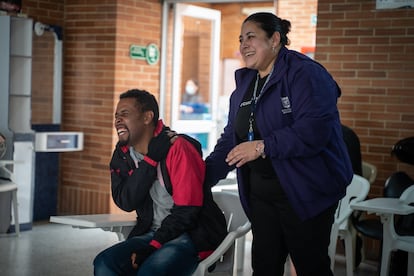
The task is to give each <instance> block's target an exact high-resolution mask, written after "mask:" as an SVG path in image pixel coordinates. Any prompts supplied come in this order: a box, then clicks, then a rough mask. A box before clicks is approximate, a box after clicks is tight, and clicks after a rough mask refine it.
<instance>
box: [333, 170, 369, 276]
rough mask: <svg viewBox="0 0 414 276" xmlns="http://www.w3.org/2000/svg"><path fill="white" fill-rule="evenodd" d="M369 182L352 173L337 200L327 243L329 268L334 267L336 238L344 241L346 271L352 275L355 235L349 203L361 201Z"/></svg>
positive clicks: (348, 275)
mask: <svg viewBox="0 0 414 276" xmlns="http://www.w3.org/2000/svg"><path fill="white" fill-rule="evenodd" d="M369 188H370V185H369V182H368V180H367V179H365V178H364V177H361V176H359V175H356V174H354V176H353V178H352V182H351V184H349V185H348V187H347V189H346V195H345V196H344V197H343V198H342V199H341V200H340V201H339V204H338V208H337V209H336V213H335V221H334V223H333V225H332V230H331V242H330V244H329V249H328V252H329V257H330V258H331V269H332V271H333V270H334V267H335V253H336V244H337V240H338V238H340V239H342V240H344V241H345V257H346V273H347V276H352V275H353V270H354V254H353V252H354V247H355V246H354V245H355V235H353V233H352V231H351V228H350V226H351V223H350V222H349V219H350V216H351V214H352V209H351V207H350V204H351V203H353V202H360V201H363V200H364V199H365V198H366V197H367V195H368V192H369Z"/></svg>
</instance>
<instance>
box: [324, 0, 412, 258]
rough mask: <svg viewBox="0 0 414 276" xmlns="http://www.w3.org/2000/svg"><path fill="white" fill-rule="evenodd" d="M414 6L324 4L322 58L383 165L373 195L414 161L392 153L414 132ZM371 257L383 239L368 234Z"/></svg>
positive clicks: (351, 118) (346, 114) (347, 119)
mask: <svg viewBox="0 0 414 276" xmlns="http://www.w3.org/2000/svg"><path fill="white" fill-rule="evenodd" d="M413 53H414V9H403V10H375V1H356V0H355V1H351V0H349V1H334V2H333V1H328V0H320V1H319V4H318V27H317V32H316V59H317V60H319V61H320V62H321V63H322V64H324V65H325V66H326V67H327V68H328V69H329V70H330V72H331V73H332V75H333V76H334V77H335V79H336V80H337V81H338V83H339V85H340V86H341V88H342V97H341V98H340V100H339V110H340V113H341V116H342V120H343V122H344V123H345V124H346V125H348V126H350V127H352V128H353V129H354V130H355V131H356V133H357V134H358V136H359V138H360V140H361V150H362V157H363V159H364V160H366V161H368V162H370V163H372V164H374V165H376V166H377V168H378V177H377V180H376V182H375V183H374V185H373V186H371V189H370V196H371V197H377V196H381V195H382V190H383V187H384V183H385V180H386V179H387V177H389V176H390V174H391V173H393V172H395V171H398V170H402V171H406V172H407V173H408V174H410V175H411V177H414V167H413V166H409V165H406V164H403V163H401V162H398V160H397V159H395V158H393V157H391V156H390V151H391V148H392V145H393V144H394V143H395V142H397V141H398V140H400V139H402V138H405V137H408V136H414V109H413V106H414V93H413V85H414V80H413V76H414V54H413ZM364 242H365V243H366V244H365V246H366V247H367V248H369V250H368V252H367V253H368V254H367V257H368V258H372V257H373V258H377V257H378V252H380V244H379V242H376V241H374V240H371V239H365V241H364Z"/></svg>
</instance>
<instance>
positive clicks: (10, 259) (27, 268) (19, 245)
mask: <svg viewBox="0 0 414 276" xmlns="http://www.w3.org/2000/svg"><path fill="white" fill-rule="evenodd" d="M115 242H117V236H116V234H114V233H111V232H105V231H103V230H101V229H75V228H71V227H70V226H66V225H59V224H51V223H47V222H40V223H36V224H35V225H34V226H33V229H32V230H30V231H23V232H22V233H21V235H20V237H18V238H16V237H13V236H6V237H1V238H0V275H1V276H29V275H30V276H32V275H34V276H66V275H67V276H87V275H93V267H92V261H93V259H94V257H95V255H96V254H97V253H98V252H100V251H101V250H103V249H104V248H107V247H108V246H110V245H112V244H113V243H115ZM250 244H251V236H250V235H248V236H247V239H246V250H245V262H244V271H243V272H241V273H239V275H241V276H247V275H251V269H250ZM288 267H289V266H287V271H286V274H285V275H290V273H289V269H288ZM335 275H336V276H342V275H346V273H345V262H344V257H343V256H341V255H337V257H336V266H335ZM354 275H363V276H374V275H375V276H376V275H377V266H376V264H373V263H371V264H367V263H362V264H361V265H360V266H359V268H358V270H357V271H355V274H354Z"/></svg>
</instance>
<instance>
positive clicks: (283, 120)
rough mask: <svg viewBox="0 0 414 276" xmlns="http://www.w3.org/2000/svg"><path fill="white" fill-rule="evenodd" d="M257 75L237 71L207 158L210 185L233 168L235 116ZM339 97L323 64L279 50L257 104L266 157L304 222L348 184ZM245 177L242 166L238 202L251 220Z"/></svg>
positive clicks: (338, 196)
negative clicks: (221, 128)
mask: <svg viewBox="0 0 414 276" xmlns="http://www.w3.org/2000/svg"><path fill="white" fill-rule="evenodd" d="M256 75H257V71H256V70H252V69H248V68H242V69H239V70H237V71H236V72H235V79H236V89H235V91H234V92H233V93H232V95H231V97H230V110H229V115H228V123H227V125H226V127H225V128H224V132H223V134H222V135H221V137H220V139H219V140H218V142H217V145H216V146H215V148H214V151H213V152H212V153H211V154H210V155H209V156H208V157H207V158H206V166H207V167H206V169H207V172H206V181H207V182H208V183H209V184H210V185H214V184H215V183H216V182H217V181H218V180H220V179H222V178H225V177H226V175H227V173H228V172H229V171H230V170H232V169H233V168H231V167H229V166H228V165H227V164H226V162H225V158H226V155H227V154H228V152H229V151H230V150H231V149H232V148H233V147H234V146H235V145H236V135H235V131H234V126H235V120H236V115H237V112H238V110H239V106H240V103H241V102H242V100H243V96H244V95H245V93H246V91H247V90H248V89H249V85H250V83H251V82H252V81H253V80H254V79H255V78H256ZM340 95H341V90H340V88H339V87H338V85H337V83H336V82H335V81H334V79H333V78H332V76H331V75H330V74H329V73H328V72H327V70H326V69H325V68H324V67H323V66H322V65H320V64H319V63H317V62H315V61H314V60H312V59H310V58H308V57H307V56H305V55H303V54H300V53H298V52H296V51H292V50H288V49H287V48H286V47H282V48H281V50H280V52H279V54H278V57H277V60H276V62H275V64H274V70H273V74H272V75H271V77H270V80H269V82H268V83H267V85H266V87H265V88H264V90H263V92H262V95H261V97H260V98H259V100H258V102H257V105H256V124H257V128H258V129H259V132H260V134H261V136H262V137H263V139H264V143H265V153H266V155H267V156H268V157H269V158H270V159H271V162H272V165H273V168H274V170H275V171H276V173H277V175H278V177H279V179H280V183H281V185H282V187H283V189H284V190H285V193H286V195H287V197H288V199H289V202H290V203H291V205H292V206H293V208H294V210H295V211H296V212H297V214H298V215H299V216H300V217H301V218H302V219H304V220H305V219H307V218H311V217H314V216H316V215H317V214H319V213H320V212H321V211H323V210H325V209H326V208H328V207H330V206H332V205H333V204H335V203H336V202H338V200H340V199H341V198H342V197H343V196H344V195H345V191H346V187H347V185H348V184H349V183H350V182H351V180H352V176H353V172H352V166H351V163H350V159H349V156H348V153H347V149H346V146H345V143H344V141H343V139H342V131H341V124H340V117H339V112H338V109H337V99H338V97H340ZM246 123H247V122H246ZM247 174H248V169H247V168H246V166H243V167H242V168H240V169H238V170H237V178H238V184H239V193H240V199H241V202H242V205H243V207H244V209H245V211H246V214H247V215H248V216H249V202H248V196H247V190H246V187H248V184H249V183H248V181H249V178H248V175H247Z"/></svg>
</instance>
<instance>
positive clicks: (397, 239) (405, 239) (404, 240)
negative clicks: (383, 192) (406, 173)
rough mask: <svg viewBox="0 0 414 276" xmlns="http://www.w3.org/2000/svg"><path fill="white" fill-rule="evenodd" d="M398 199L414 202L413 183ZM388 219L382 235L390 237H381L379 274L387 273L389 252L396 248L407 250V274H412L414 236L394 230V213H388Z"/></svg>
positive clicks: (413, 265)
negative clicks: (402, 234) (400, 233)
mask: <svg viewBox="0 0 414 276" xmlns="http://www.w3.org/2000/svg"><path fill="white" fill-rule="evenodd" d="M399 201H400V204H403V205H410V204H412V203H414V185H412V186H410V187H408V188H407V189H405V190H404V192H403V193H402V194H401V196H400V198H399ZM389 219H390V222H389V223H387V225H388V229H384V235H388V236H389V237H390V238H389V239H385V238H384V239H383V245H382V260H381V275H388V271H389V269H390V259H391V252H392V251H396V250H398V249H399V250H403V251H407V252H408V266H407V275H414V236H400V235H399V234H398V233H397V232H396V231H395V224H394V215H390V217H389Z"/></svg>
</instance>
